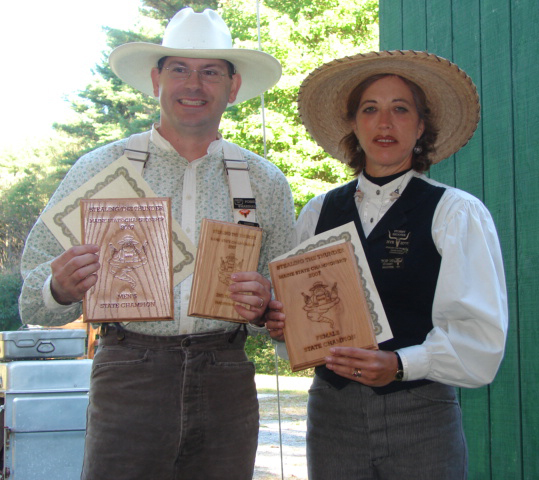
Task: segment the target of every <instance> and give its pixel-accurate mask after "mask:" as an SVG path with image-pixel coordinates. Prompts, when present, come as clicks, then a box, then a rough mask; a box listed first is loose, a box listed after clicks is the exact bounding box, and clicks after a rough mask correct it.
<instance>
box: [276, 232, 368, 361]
mask: <svg viewBox="0 0 539 480" xmlns="http://www.w3.org/2000/svg"><path fill="white" fill-rule="evenodd" d="M269 269H270V274H271V280H272V283H273V288H274V290H275V298H276V299H277V300H279V301H280V302H281V303H282V304H283V305H284V309H283V311H284V313H285V314H286V327H285V329H284V337H285V341H286V347H287V350H288V356H289V359H290V368H291V369H292V371H293V372H296V371H298V370H304V369H306V368H310V367H315V366H317V365H323V364H324V363H325V361H324V357H326V356H327V355H329V349H330V348H331V347H359V348H368V349H377V348H378V343H377V341H376V335H375V333H374V328H373V325H372V319H371V314H370V311H369V308H368V306H367V301H366V299H365V294H364V291H363V288H362V286H361V285H362V283H361V277H360V274H359V269H358V266H357V263H356V259H355V256H354V250H353V247H352V245H351V244H350V242H345V243H340V244H336V245H332V246H328V247H324V248H321V249H318V250H312V251H310V252H307V253H302V254H300V255H295V256H292V257H289V258H286V259H282V260H277V261H274V262H270V264H269Z"/></svg>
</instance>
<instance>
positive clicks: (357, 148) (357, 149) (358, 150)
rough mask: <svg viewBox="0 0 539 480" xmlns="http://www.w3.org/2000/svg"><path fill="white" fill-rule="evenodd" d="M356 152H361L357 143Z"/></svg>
mask: <svg viewBox="0 0 539 480" xmlns="http://www.w3.org/2000/svg"><path fill="white" fill-rule="evenodd" d="M356 152H361V145H360V144H359V143H358V144H357V146H356Z"/></svg>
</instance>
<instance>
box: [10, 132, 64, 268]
mask: <svg viewBox="0 0 539 480" xmlns="http://www.w3.org/2000/svg"><path fill="white" fill-rule="evenodd" d="M60 151H61V152H71V151H72V149H71V144H70V142H68V141H65V140H64V141H62V140H60V139H56V140H55V141H54V142H51V141H42V142H38V143H36V144H35V145H33V146H32V145H29V146H27V147H26V148H25V149H23V150H19V151H17V152H14V151H9V150H5V151H3V152H0V179H1V180H0V271H2V270H16V269H17V268H18V264H19V259H20V255H21V253H22V249H23V247H24V242H25V240H26V236H27V235H28V232H29V231H30V229H31V228H32V226H33V225H34V223H35V221H36V219H37V217H38V216H39V214H40V213H41V211H42V210H43V207H44V206H45V204H46V203H47V201H48V199H49V197H50V196H51V195H52V193H53V192H54V190H55V189H56V187H57V185H58V183H59V181H60V179H61V178H63V176H64V175H65V171H66V169H65V168H62V167H61V166H59V165H58V161H57V157H58V153H59V152H60Z"/></svg>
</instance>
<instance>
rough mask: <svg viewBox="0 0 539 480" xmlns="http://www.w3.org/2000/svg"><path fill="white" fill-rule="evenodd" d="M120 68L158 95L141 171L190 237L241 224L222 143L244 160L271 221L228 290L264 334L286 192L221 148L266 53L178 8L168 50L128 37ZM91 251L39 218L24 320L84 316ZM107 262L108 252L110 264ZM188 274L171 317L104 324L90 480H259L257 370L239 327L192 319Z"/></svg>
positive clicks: (265, 81) (88, 456)
mask: <svg viewBox="0 0 539 480" xmlns="http://www.w3.org/2000/svg"><path fill="white" fill-rule="evenodd" d="M110 63H111V66H112V69H113V71H114V72H115V73H116V74H117V75H118V76H119V77H120V78H122V79H123V80H125V81H126V82H127V83H129V84H131V85H132V86H134V87H135V88H138V89H139V90H141V91H143V92H144V93H147V94H150V95H151V94H153V95H155V96H158V97H159V101H160V106H161V120H160V123H159V124H158V125H155V126H154V127H153V129H152V131H151V134H150V136H149V142H148V147H147V148H148V151H149V154H150V155H149V159H148V161H147V162H146V166H145V168H144V178H145V180H146V181H147V182H148V183H149V185H150V186H151V187H152V189H153V190H154V192H155V193H156V194H157V195H158V196H162V197H171V199H172V201H171V202H172V215H173V217H174V218H175V219H176V220H178V222H179V223H180V224H181V226H182V228H183V230H184V231H185V232H186V234H187V235H188V236H189V237H190V238H191V240H192V241H193V242H194V243H195V244H196V243H197V241H198V235H199V228H200V222H201V219H202V218H213V219H218V220H224V221H233V206H232V201H231V195H230V192H229V185H228V180H227V174H226V172H225V168H224V166H223V161H222V160H223V156H224V153H223V150H227V149H228V151H230V149H232V151H233V152H236V153H237V152H238V151H239V152H240V155H242V156H243V159H244V160H245V161H246V162H247V163H248V164H249V171H248V174H249V179H250V184H251V188H252V193H253V197H254V198H255V199H256V219H257V220H256V221H257V222H258V223H259V224H260V226H261V227H262V229H263V232H264V234H263V241H262V249H261V254H260V263H259V268H258V270H259V272H237V273H235V274H233V275H232V281H233V283H232V284H231V285H230V291H231V292H232V294H231V298H232V299H233V300H234V301H237V302H241V303H243V304H244V305H247V307H246V306H241V305H236V309H237V311H238V312H239V313H240V314H241V315H242V316H243V317H244V318H245V319H247V320H249V322H251V323H250V324H249V327H248V328H249V330H251V331H252V332H254V333H256V332H257V331H258V330H259V329H262V328H263V326H264V319H263V314H264V311H265V310H266V307H267V304H268V302H269V301H270V297H271V294H270V283H269V281H268V280H267V279H266V278H265V277H266V276H268V275H267V263H268V262H269V261H270V260H271V259H273V258H274V257H276V256H278V255H280V254H282V253H284V252H285V251H288V250H289V249H290V248H291V246H292V227H293V221H294V214H293V202H292V197H291V193H290V189H289V187H288V184H287V182H286V179H285V178H284V176H283V175H282V173H281V172H280V171H279V170H278V168H276V167H275V166H274V165H273V164H271V163H269V162H267V161H265V160H264V159H262V158H260V157H259V156H257V155H255V154H253V153H251V152H248V151H247V150H243V149H239V147H236V146H234V145H232V144H229V143H227V142H225V141H224V140H223V139H222V138H221V136H220V134H219V132H218V128H219V124H220V120H221V116H222V114H223V112H224V110H225V109H226V107H227V106H228V105H230V104H234V103H238V102H240V101H244V100H247V99H249V98H252V97H253V96H256V95H258V94H261V93H262V92H263V91H265V90H266V89H268V88H270V87H271V86H273V85H274V84H275V83H276V82H277V80H278V79H279V77H280V73H281V69H280V65H279V63H278V62H277V60H275V59H274V58H273V57H271V56H270V55H267V54H265V53H262V52H258V51H254V50H246V49H233V48H232V42H231V37H230V32H229V30H228V28H227V27H226V25H225V23H224V22H223V20H222V19H221V18H220V17H219V15H218V14H217V13H216V12H214V11H211V10H206V11H204V12H203V13H194V12H193V10H192V9H190V8H186V9H183V10H181V11H180V12H178V13H177V14H176V15H175V17H174V18H173V19H172V20H171V22H170V23H169V25H168V26H167V28H166V31H165V35H164V37H163V42H162V45H154V44H148V43H131V44H126V45H122V46H121V47H118V48H117V49H116V50H115V51H114V52H112V54H111V57H110ZM126 144H127V139H124V140H121V141H119V142H115V143H112V144H110V145H107V146H105V147H102V148H99V149H97V150H95V151H93V152H91V153H89V154H88V155H85V156H83V157H82V158H81V159H79V161H78V162H76V163H75V165H74V166H73V167H72V169H71V170H70V172H69V173H68V175H67V176H66V178H65V179H64V181H63V182H62V183H61V185H60V186H59V187H58V190H57V191H56V192H55V194H54V195H53V197H52V198H51V201H50V203H49V206H48V207H47V208H49V207H50V206H52V205H54V204H56V203H58V201H60V200H61V199H62V198H64V197H65V196H66V195H68V194H69V193H70V192H72V191H73V190H75V189H76V188H77V187H79V186H80V185H82V184H83V183H85V182H86V181H87V180H89V179H90V178H91V177H92V176H94V175H95V174H96V173H98V172H99V171H101V170H102V169H103V168H105V167H106V166H107V165H109V164H110V163H111V162H113V161H115V160H116V159H117V158H119V157H120V156H121V155H122V154H123V152H124V149H125V148H126ZM97 252H98V246H97V245H81V246H76V247H73V248H70V249H69V250H67V251H65V252H63V250H62V248H61V247H60V245H59V243H58V242H57V241H56V239H55V238H54V237H53V235H52V234H51V233H50V232H49V231H48V230H47V228H46V226H45V225H44V224H43V222H42V221H41V220H38V222H37V223H36V225H35V226H34V228H33V230H32V232H31V233H30V235H29V237H28V240H27V244H26V248H25V252H24V254H23V261H22V272H23V277H24V279H25V282H24V286H23V290H22V293H21V298H20V310H21V317H22V319H23V322H24V323H29V324H41V325H61V324H65V323H68V322H70V321H73V320H74V319H76V318H77V317H78V316H79V315H80V314H81V304H80V302H81V300H82V298H83V296H84V293H85V292H86V291H87V290H88V289H90V288H91V287H92V286H93V285H94V284H95V283H96V274H97V272H98V270H99V266H100V263H99V260H100V259H99V258H98V256H97V255H96V253H97ZM102 261H103V260H102ZM190 288H191V277H188V278H187V279H186V280H184V281H183V282H182V283H181V284H179V285H177V286H176V287H175V289H174V304H175V309H174V311H175V318H174V321H164V322H132V323H128V324H123V325H107V326H105V327H102V328H101V338H100V342H99V344H100V346H99V350H98V352H97V354H96V356H95V359H94V364H93V370H92V379H91V386H90V402H89V407H88V422H87V432H86V446H85V456H84V466H83V473H82V477H81V478H82V479H84V480H97V479H99V480H104V479H114V480H121V479H129V480H133V479H144V480H149V479H152V480H153V479H155V480H168V479H171V480H172V479H180V478H182V479H189V480H194V479H205V480H209V479H219V480H224V479H231V480H241V479H251V478H252V474H253V469H254V460H255V454H256V446H257V438H258V402H257V399H256V388H255V384H254V367H253V365H252V363H250V362H248V361H247V358H246V355H245V352H244V350H243V346H244V342H245V337H246V333H245V331H244V330H245V329H243V328H241V327H238V325H237V324H234V323H230V322H222V321H217V320H210V319H202V318H194V317H189V316H188V315H187V306H188V303H189V294H190Z"/></svg>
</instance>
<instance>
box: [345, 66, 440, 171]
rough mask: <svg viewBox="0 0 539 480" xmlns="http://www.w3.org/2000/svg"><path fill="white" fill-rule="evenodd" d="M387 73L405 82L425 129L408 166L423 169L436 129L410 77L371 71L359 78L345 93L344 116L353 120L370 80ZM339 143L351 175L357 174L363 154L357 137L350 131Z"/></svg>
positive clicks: (430, 161) (422, 96)
mask: <svg viewBox="0 0 539 480" xmlns="http://www.w3.org/2000/svg"><path fill="white" fill-rule="evenodd" d="M391 76H393V77H398V78H400V79H401V80H402V81H403V82H404V83H405V84H406V85H408V88H410V90H411V92H412V96H413V98H414V102H415V107H416V109H417V113H418V115H419V119H420V120H423V125H424V127H425V131H424V132H423V135H421V137H420V138H419V140H418V141H417V145H418V146H420V147H421V148H422V149H423V151H422V152H421V153H419V154H417V153H413V154H412V168H413V169H414V170H415V171H417V172H426V171H428V169H429V168H430V166H431V165H432V160H431V159H430V158H429V154H430V153H432V152H433V151H434V144H435V143H436V138H437V137H438V129H437V128H436V126H435V125H434V121H433V119H432V112H431V110H430V108H429V107H428V101H427V97H426V95H425V92H423V90H422V89H421V87H419V86H418V85H417V84H415V83H414V82H412V81H411V80H408V79H407V78H403V77H401V76H400V75H394V74H392V73H383V74H378V75H373V76H371V77H369V78H367V79H365V80H363V82H361V83H360V84H359V85H358V86H357V87H356V88H354V90H352V93H350V96H349V97H348V102H347V103H346V119H347V120H348V121H349V122H353V121H354V119H355V118H356V114H357V111H358V108H359V104H360V102H361V97H362V96H363V93H365V90H367V88H369V87H370V86H371V85H372V84H373V83H374V82H376V81H378V80H380V79H382V78H385V77H391ZM341 146H342V147H343V149H344V152H345V157H346V159H347V160H348V165H349V166H350V167H351V168H353V169H354V174H355V175H359V174H360V173H361V172H362V170H363V169H364V168H365V164H366V158H365V152H364V151H363V149H362V148H361V146H360V145H359V141H358V139H357V137H356V135H355V133H354V132H353V131H352V132H350V133H349V134H348V135H346V136H345V137H344V138H343V139H342V140H341Z"/></svg>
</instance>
